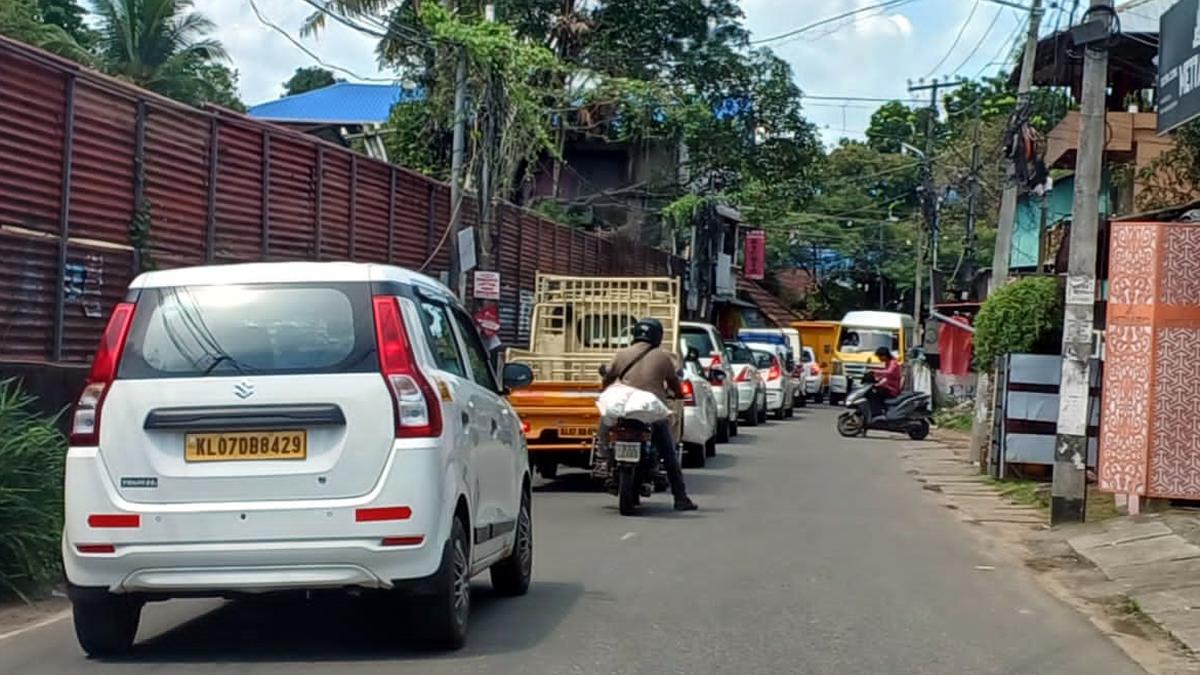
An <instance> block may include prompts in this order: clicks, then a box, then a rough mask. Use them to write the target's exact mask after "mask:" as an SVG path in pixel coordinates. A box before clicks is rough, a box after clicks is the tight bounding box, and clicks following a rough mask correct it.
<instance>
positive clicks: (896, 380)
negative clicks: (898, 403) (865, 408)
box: [867, 347, 903, 417]
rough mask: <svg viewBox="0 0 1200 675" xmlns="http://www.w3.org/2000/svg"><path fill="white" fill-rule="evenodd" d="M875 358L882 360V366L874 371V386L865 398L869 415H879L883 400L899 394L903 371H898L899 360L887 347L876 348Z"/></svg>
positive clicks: (880, 414) (881, 410)
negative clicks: (869, 406) (868, 407)
mask: <svg viewBox="0 0 1200 675" xmlns="http://www.w3.org/2000/svg"><path fill="white" fill-rule="evenodd" d="M875 358H877V359H879V360H880V361H882V362H883V368H881V369H879V370H877V371H875V373H874V374H875V387H874V388H872V389H871V393H870V395H869V396H868V397H867V399H868V400H869V401H870V403H871V416H872V417H880V416H882V415H883V414H884V411H883V407H884V406H883V402H884V401H886V400H887V399H889V398H896V397H897V396H899V395H900V391H901V388H902V381H903V373H902V372H901V371H900V362H899V361H897V360H896V357H895V356H893V355H892V350H890V349H888V348H887V347H880V348H879V349H876V350H875Z"/></svg>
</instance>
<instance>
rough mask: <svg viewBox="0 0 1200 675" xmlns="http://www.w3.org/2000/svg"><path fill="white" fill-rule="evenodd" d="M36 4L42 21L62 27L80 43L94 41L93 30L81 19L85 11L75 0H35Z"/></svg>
mask: <svg viewBox="0 0 1200 675" xmlns="http://www.w3.org/2000/svg"><path fill="white" fill-rule="evenodd" d="M37 5H38V11H39V13H40V14H41V18H42V21H44V22H46V23H49V24H53V25H55V26H58V27H59V28H62V29H63V30H64V31H66V32H67V34H68V35H70V36H71V38H72V39H74V40H75V42H77V43H79V44H80V45H84V46H88V45H91V44H92V43H93V42H95V39H96V33H95V31H93V30H92V29H90V28H88V26H87V24H86V23H84V20H83V17H84V16H86V15H87V11H86V10H85V9H84V8H83V7H80V6H79V3H77V2H75V0H37Z"/></svg>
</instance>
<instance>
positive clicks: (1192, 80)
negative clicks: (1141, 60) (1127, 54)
mask: <svg viewBox="0 0 1200 675" xmlns="http://www.w3.org/2000/svg"><path fill="white" fill-rule="evenodd" d="M1157 99H1158V101H1157V103H1158V133H1160V134H1165V133H1167V132H1168V131H1171V130H1172V129H1174V128H1176V127H1178V126H1179V125H1181V124H1185V123H1187V122H1190V121H1191V120H1193V119H1195V118H1196V117H1197V116H1198V115H1200V0H1179V2H1177V3H1175V4H1174V6H1172V7H1171V9H1169V10H1167V11H1166V12H1163V15H1162V18H1160V19H1159V38H1158V93H1157Z"/></svg>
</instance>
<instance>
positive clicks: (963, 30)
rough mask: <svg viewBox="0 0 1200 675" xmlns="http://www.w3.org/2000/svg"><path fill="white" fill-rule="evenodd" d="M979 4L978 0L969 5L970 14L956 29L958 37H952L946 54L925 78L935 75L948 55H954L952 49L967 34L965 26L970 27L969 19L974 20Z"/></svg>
mask: <svg viewBox="0 0 1200 675" xmlns="http://www.w3.org/2000/svg"><path fill="white" fill-rule="evenodd" d="M979 2H980V0H975V4H973V5H971V12H970V13H969V14H967V18H966V20H965V21H963V22H962V25H961V26H959V27H958V35H955V36H954V42H951V43H950V49H947V50H946V53H945V54H943V55H942V58H941V59H940V60H939V61H938V62H937V64H935V65H934V66H933V67H932V68H930V69H929V73H928V74H927V75H926V76H925V77H926V78H929V77H933V75H935V74H936V73H937V70H938V68H941V67H942V64H944V63H946V59H949V58H950V55H951V54H953V53H954V49H955V48H956V47H958V43H959V42H961V41H962V37H963V34H964V33H966V32H967V26H970V25H971V19H974V18H975V12H976V11H978V10H979Z"/></svg>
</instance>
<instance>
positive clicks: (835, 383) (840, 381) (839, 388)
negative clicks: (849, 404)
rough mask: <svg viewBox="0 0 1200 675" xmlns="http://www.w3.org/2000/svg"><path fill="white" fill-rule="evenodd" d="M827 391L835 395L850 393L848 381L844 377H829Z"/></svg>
mask: <svg viewBox="0 0 1200 675" xmlns="http://www.w3.org/2000/svg"><path fill="white" fill-rule="evenodd" d="M829 391H831V392H833V393H835V394H845V393H847V392H849V391H850V380H849V378H847V377H846V376H845V375H830V376H829Z"/></svg>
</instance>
